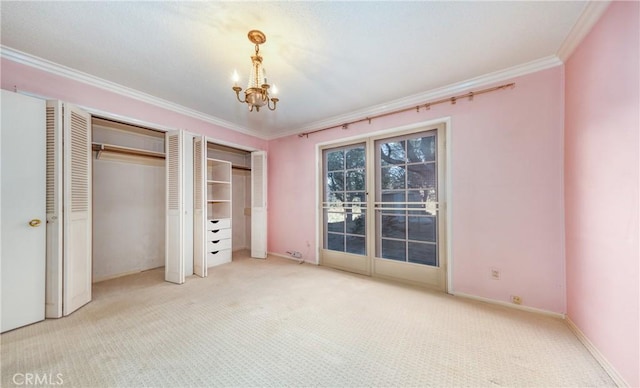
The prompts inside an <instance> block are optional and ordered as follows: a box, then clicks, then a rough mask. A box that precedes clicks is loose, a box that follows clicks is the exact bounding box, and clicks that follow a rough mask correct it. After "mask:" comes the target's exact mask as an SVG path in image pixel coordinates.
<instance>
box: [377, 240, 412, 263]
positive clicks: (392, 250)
mask: <svg viewBox="0 0 640 388" xmlns="http://www.w3.org/2000/svg"><path fill="white" fill-rule="evenodd" d="M381 257H382V258H384V259H391V260H400V261H407V260H406V252H405V242H404V241H401V240H387V239H385V238H383V239H382V254H381Z"/></svg>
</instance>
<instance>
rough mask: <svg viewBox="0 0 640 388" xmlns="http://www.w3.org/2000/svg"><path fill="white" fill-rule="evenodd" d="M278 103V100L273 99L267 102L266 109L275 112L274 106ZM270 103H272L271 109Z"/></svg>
mask: <svg viewBox="0 0 640 388" xmlns="http://www.w3.org/2000/svg"><path fill="white" fill-rule="evenodd" d="M278 101H280V100H279V99H277V98H275V97H274V98H272V99H270V100H269V101H267V107H268V108H269V110H276V105H277V104H278ZM272 102H273V108H272V107H271V103H272Z"/></svg>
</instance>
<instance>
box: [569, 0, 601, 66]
mask: <svg viewBox="0 0 640 388" xmlns="http://www.w3.org/2000/svg"><path fill="white" fill-rule="evenodd" d="M610 4H611V1H610V0H603V1H590V2H588V3H587V5H586V6H585V7H584V10H582V13H581V14H580V16H579V17H578V20H577V21H576V23H575V24H574V25H573V28H571V31H569V34H568V35H567V37H566V38H565V40H564V41H563V42H562V45H560V49H559V50H558V53H557V56H558V58H560V60H561V61H562V62H563V63H564V62H566V61H567V59H569V57H570V56H571V54H573V51H574V50H575V49H576V47H578V45H579V44H580V42H582V40H583V39H584V38H585V37H586V36H587V34H588V33H589V31H591V29H592V28H593V26H594V25H595V24H596V22H597V21H598V20H600V17H601V16H602V14H603V13H604V11H606V10H607V7H609V5H610Z"/></svg>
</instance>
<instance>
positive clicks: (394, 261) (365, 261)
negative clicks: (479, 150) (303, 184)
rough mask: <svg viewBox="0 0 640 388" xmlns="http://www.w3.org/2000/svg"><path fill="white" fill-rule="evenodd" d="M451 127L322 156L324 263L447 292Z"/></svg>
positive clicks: (342, 147) (339, 147)
mask: <svg viewBox="0 0 640 388" xmlns="http://www.w3.org/2000/svg"><path fill="white" fill-rule="evenodd" d="M444 138H445V136H444V125H440V126H433V127H428V128H423V129H421V130H419V131H413V132H408V133H407V132H405V133H399V134H396V135H393V136H389V135H387V136H384V137H372V138H367V139H364V140H360V141H359V142H355V143H349V144H340V145H337V146H333V145H332V146H327V147H326V148H324V149H323V150H322V160H323V172H322V186H323V193H322V198H323V202H322V209H323V217H322V229H321V230H322V240H323V241H322V249H321V255H320V256H321V264H322V265H326V266H330V267H334V268H337V269H342V270H346V271H351V272H356V273H359V274H363V275H370V276H376V277H383V278H390V279H394V280H401V281H404V282H408V283H412V284H418V285H424V286H429V287H434V288H437V289H440V290H443V291H444V290H445V289H446V268H447V266H446V264H447V261H446V254H445V252H446V249H445V246H446V240H445V238H446V236H445V219H444V213H443V212H441V210H442V208H443V206H442V205H443V199H444V187H445V185H444V176H445V174H444V167H445V166H444V160H445V158H444V149H445V147H444Z"/></svg>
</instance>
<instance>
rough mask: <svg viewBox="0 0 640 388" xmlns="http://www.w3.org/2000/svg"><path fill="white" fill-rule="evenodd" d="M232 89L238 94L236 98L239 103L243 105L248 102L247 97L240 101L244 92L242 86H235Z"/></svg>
mask: <svg viewBox="0 0 640 388" xmlns="http://www.w3.org/2000/svg"><path fill="white" fill-rule="evenodd" d="M232 89H233V91H234V92H236V98H237V99H238V101H240V102H241V103H243V104H244V103H246V102H247V99H246V97H245V99H244V101H243V100H241V99H240V92H241V91H242V88H241V87H240V86H234V87H233V88H232Z"/></svg>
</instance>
